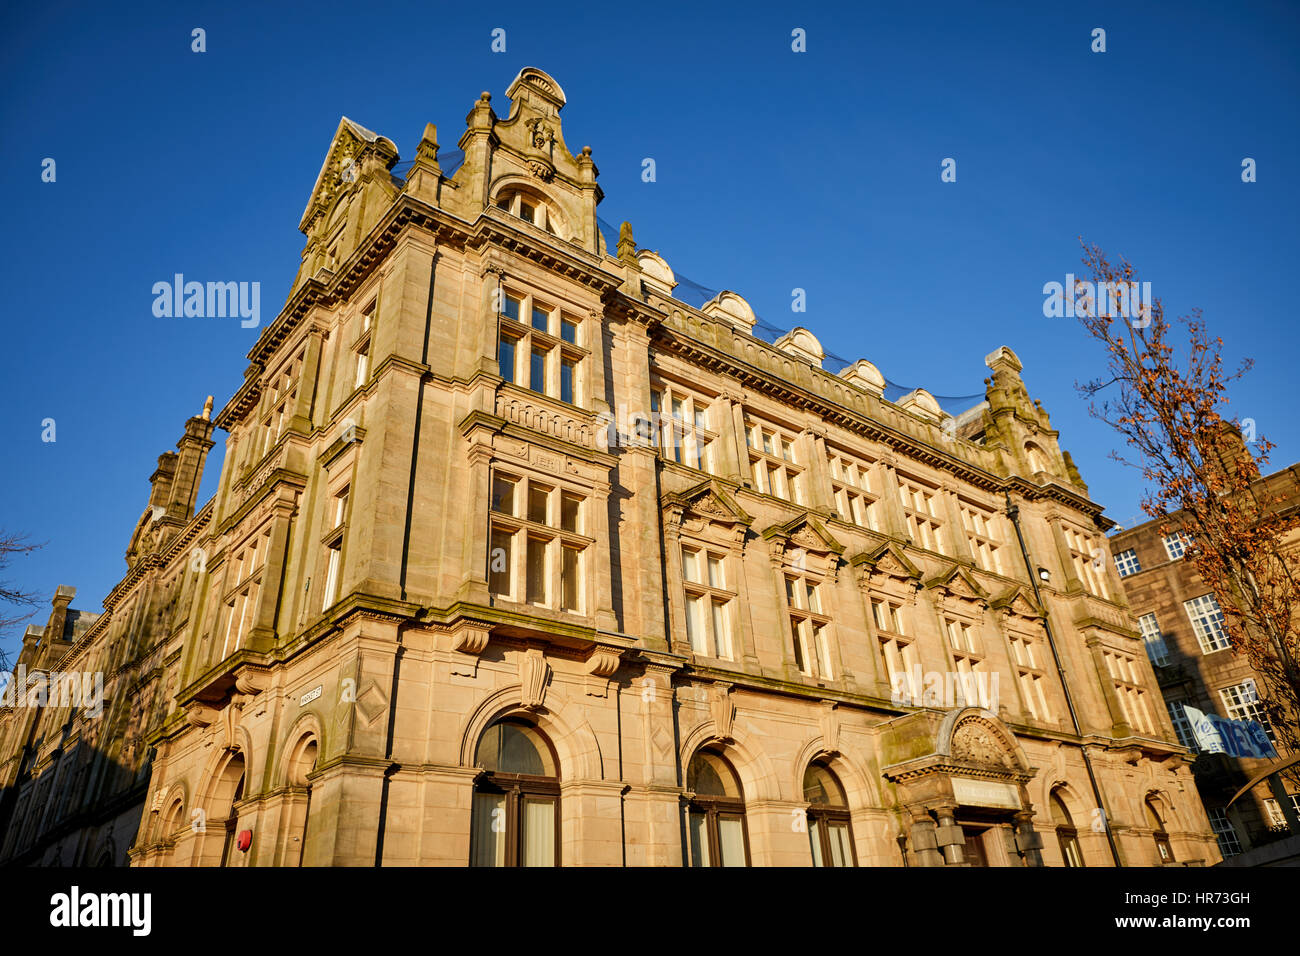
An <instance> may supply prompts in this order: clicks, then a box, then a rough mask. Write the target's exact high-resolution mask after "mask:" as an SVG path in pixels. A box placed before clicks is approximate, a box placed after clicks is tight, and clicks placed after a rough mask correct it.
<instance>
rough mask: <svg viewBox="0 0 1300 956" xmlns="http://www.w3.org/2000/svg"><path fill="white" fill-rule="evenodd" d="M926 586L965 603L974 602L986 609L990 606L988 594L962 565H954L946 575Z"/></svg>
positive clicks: (928, 582) (934, 579)
mask: <svg viewBox="0 0 1300 956" xmlns="http://www.w3.org/2000/svg"><path fill="white" fill-rule="evenodd" d="M925 586H926V587H927V588H933V589H935V590H937V591H941V592H943V593H944V594H946V595H951V596H952V597H955V598H960V599H961V600H964V601H974V602H976V603H978V604H981V605H983V606H985V607H988V605H989V594H988V592H987V591H985V590H984V589H983V588H982V587H980V585H979V582H978V581H976V580H975V579H974V578H973V577H972V576H971V573H970V572H969V571H967V570H966V569H965V568H963V567H962V566H961V565H956V564H954V565H953V566H952V567H950V568H949V569H948V570H947V571H945V572H944V573H942V574H940V575H938V576H936V577H933V578H931V579H930V580H929V581H926V582H925Z"/></svg>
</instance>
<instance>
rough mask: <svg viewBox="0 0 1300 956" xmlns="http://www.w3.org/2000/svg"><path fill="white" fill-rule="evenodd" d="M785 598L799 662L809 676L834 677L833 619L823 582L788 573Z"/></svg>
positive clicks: (802, 672) (800, 670)
mask: <svg viewBox="0 0 1300 956" xmlns="http://www.w3.org/2000/svg"><path fill="white" fill-rule="evenodd" d="M785 599H786V611H787V614H788V615H789V619H790V634H791V637H792V638H793V643H794V662H795V665H796V666H797V667H798V668H799V672H800V673H801V674H804V675H806V676H808V677H816V678H820V679H821V680H831V679H832V678H833V677H834V673H833V671H832V668H831V649H830V632H831V619H830V617H829V616H828V615H827V614H826V610H825V608H824V607H823V604H822V585H821V582H819V581H816V580H814V579H813V578H811V577H808V576H807V575H803V574H793V573H790V572H786V576H785Z"/></svg>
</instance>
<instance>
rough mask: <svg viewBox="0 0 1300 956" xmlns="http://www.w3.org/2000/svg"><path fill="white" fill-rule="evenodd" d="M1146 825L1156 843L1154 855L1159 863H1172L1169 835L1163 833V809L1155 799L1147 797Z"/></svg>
mask: <svg viewBox="0 0 1300 956" xmlns="http://www.w3.org/2000/svg"><path fill="white" fill-rule="evenodd" d="M1145 806H1146V814H1147V823H1148V824H1149V825H1150V827H1151V836H1152V839H1154V840H1155V843H1156V854H1157V856H1158V858H1159V860H1160V862H1161V863H1173V862H1174V848H1173V846H1172V845H1171V844H1170V842H1169V834H1168V833H1166V832H1165V820H1164V817H1163V816H1162V815H1161V812H1160V811H1161V810H1162V809H1163V807H1161V806H1160V805H1159V801H1158V800H1157V799H1156V798H1155V797H1147V800H1146V804H1145Z"/></svg>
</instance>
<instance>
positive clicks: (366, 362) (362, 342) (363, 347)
mask: <svg viewBox="0 0 1300 956" xmlns="http://www.w3.org/2000/svg"><path fill="white" fill-rule="evenodd" d="M374 313H375V300H374V299H371V300H370V304H369V305H367V306H366V307H365V308H364V309H362V310H361V331H360V333H359V334H358V335H357V344H356V345H355V346H354V347H353V349H354V351H355V352H356V355H357V368H356V375H355V376H354V378H353V381H352V387H353V388H361V387H362V386H364V385H365V384H366V382H367V381H369V379H370V325H371V320H372V319H373V317H374Z"/></svg>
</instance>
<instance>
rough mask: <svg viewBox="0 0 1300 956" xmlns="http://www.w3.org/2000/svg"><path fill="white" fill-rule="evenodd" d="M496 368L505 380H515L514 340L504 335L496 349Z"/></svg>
mask: <svg viewBox="0 0 1300 956" xmlns="http://www.w3.org/2000/svg"><path fill="white" fill-rule="evenodd" d="M497 370H498V371H499V372H500V373H501V377H502V378H504V379H505V380H506V381H507V382H513V381H514V380H515V340H514V339H511V338H507V337H506V336H504V335H503V336H501V345H500V348H498V349H497Z"/></svg>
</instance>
